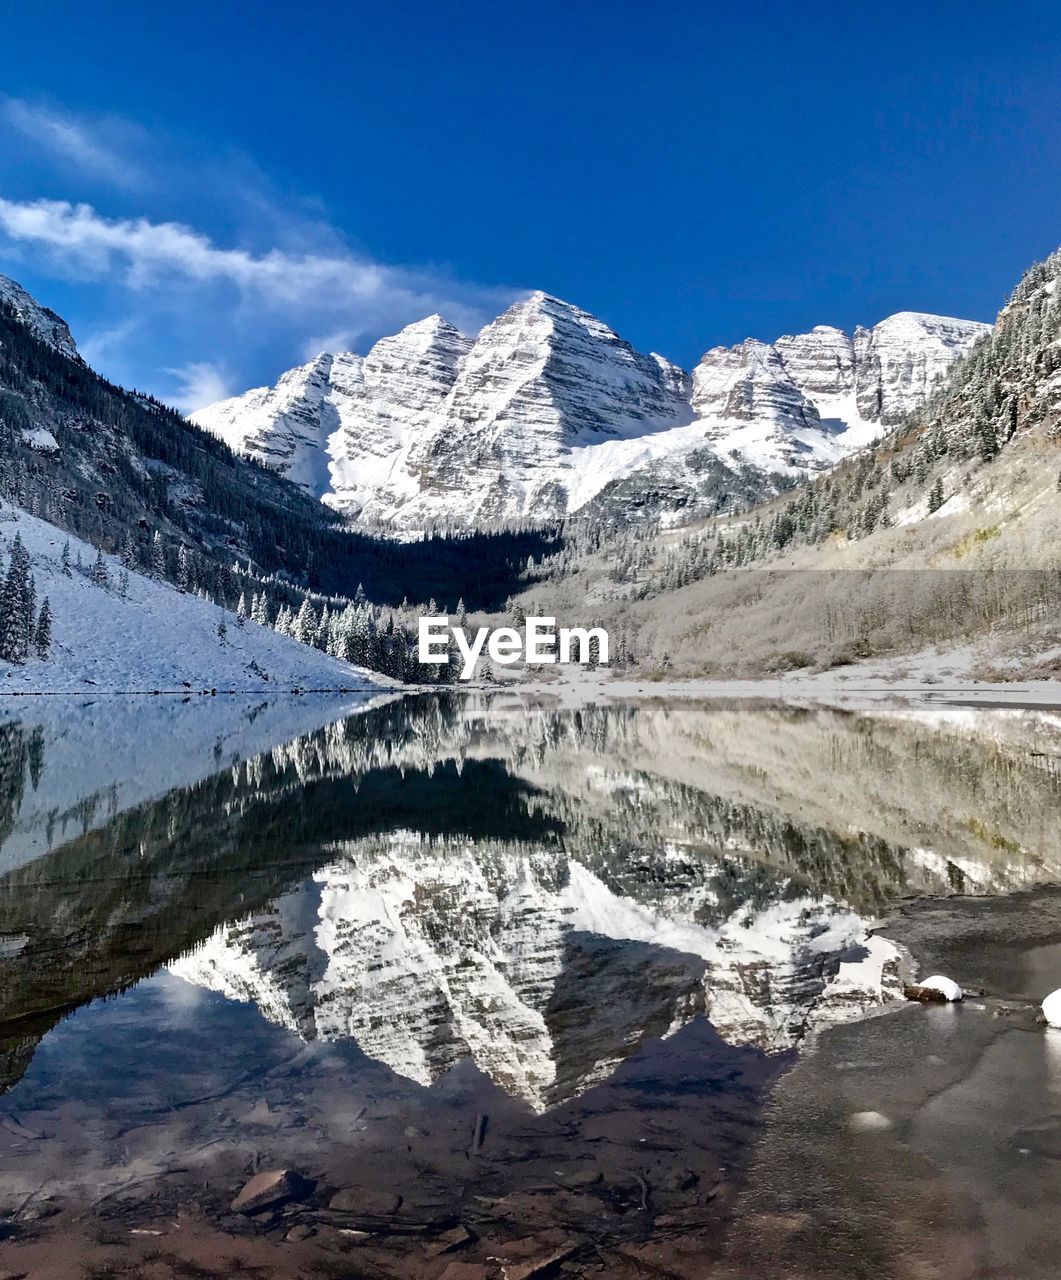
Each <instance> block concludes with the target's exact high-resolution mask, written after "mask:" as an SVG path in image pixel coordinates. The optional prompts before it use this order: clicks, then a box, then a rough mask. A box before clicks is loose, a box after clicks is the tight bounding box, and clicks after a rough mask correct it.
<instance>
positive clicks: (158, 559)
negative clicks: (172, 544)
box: [151, 529, 166, 578]
mask: <svg viewBox="0 0 1061 1280" xmlns="http://www.w3.org/2000/svg"><path fill="white" fill-rule="evenodd" d="M151 572H152V574H153V575H154V576H155V577H156V578H164V577H165V576H166V544H165V543H164V542H163V541H162V534H161V533H159V531H158V530H157V529H156V530H155V532H154V534H153V536H152V538H151Z"/></svg>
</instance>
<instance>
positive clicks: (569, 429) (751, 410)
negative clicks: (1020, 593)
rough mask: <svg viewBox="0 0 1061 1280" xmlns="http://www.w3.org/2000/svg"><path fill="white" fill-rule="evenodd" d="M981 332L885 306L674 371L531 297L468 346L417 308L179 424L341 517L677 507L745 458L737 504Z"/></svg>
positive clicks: (691, 505) (899, 412)
mask: <svg viewBox="0 0 1061 1280" xmlns="http://www.w3.org/2000/svg"><path fill="white" fill-rule="evenodd" d="M986 329H987V326H985V325H980V324H976V323H974V322H971V321H962V320H951V319H946V318H943V317H939V316H927V315H917V314H914V313H907V312H904V313H900V314H899V315H895V316H891V317H889V318H888V319H887V320H884V321H882V322H881V323H880V324H879V325H877V326H875V327H874V328H873V329H862V328H859V329H857V330H856V331H855V333H854V335H852V336H849V335H847V334H844V333H842V332H841V331H840V330H839V329H832V328H829V327H827V326H819V327H818V328H816V329H814V330H813V331H812V332H811V333H809V334H800V335H795V336H787V337H783V338H780V339H778V340H777V342H775V343H773V344H767V343H762V342H757V341H754V340H748V341H747V342H744V343H741V344H739V345H738V346H736V347H728V348H727V347H718V348H715V349H713V350H711V351H709V352H708V353H707V354H706V355H705V356H704V358H703V360H702V361H701V362H700V364H699V365H698V366H697V368H696V370H695V371H694V372H693V374H692V376H690V375H688V374H687V373H685V372H684V371H683V370H681V369H679V368H677V367H676V366H675V365H673V364H671V363H670V362H669V361H667V360H665V359H664V358H663V357H661V356H657V355H651V356H645V355H641V354H640V353H638V352H637V351H635V350H634V349H633V348H632V347H631V346H630V345H629V343H627V342H625V341H624V340H623V339H622V338H620V337H619V336H618V334H616V333H614V332H613V331H612V330H611V329H609V328H608V327H607V326H606V325H604V324H602V323H601V321H599V320H597V319H596V318H595V317H594V316H592V315H590V314H589V313H588V312H585V311H583V310H581V309H580V308H578V307H575V306H572V305H571V304H570V303H566V302H562V301H560V300H559V299H557V298H553V297H550V296H549V295H547V294H544V293H540V292H539V293H534V294H531V295H530V297H528V298H526V299H524V300H523V301H521V302H518V303H516V304H515V305H514V306H512V307H510V308H509V309H508V311H506V312H505V313H504V314H503V315H501V316H500V317H498V319H497V320H495V321H494V322H493V323H492V324H489V325H487V326H486V328H485V329H483V330H482V332H481V333H480V334H479V335H478V337H476V338H475V339H472V338H468V337H465V336H464V335H462V334H460V333H458V332H457V330H455V329H454V328H453V327H452V326H450V325H448V324H447V323H446V322H445V321H444V320H443V319H442V318H441V317H439V316H432V317H430V318H429V319H427V320H424V321H421V322H420V323H418V324H415V325H410V326H409V327H408V328H406V329H403V330H402V332H401V333H399V334H397V335H395V336H394V337H391V338H384V339H383V340H381V341H380V342H379V343H377V345H376V346H375V347H374V348H373V349H372V350H371V351H370V352H369V354H368V355H367V356H366V357H365V358H364V359H363V360H362V359H360V358H359V357H357V356H353V355H349V354H344V355H336V356H329V355H322V356H319V357H318V358H317V359H316V360H314V361H312V362H310V364H308V365H305V366H303V367H301V368H299V369H295V370H291V371H290V372H289V373H287V374H285V375H284V376H283V377H282V378H281V379H280V381H279V382H278V383H277V384H276V386H275V387H263V388H258V389H257V390H254V391H249V392H247V393H245V394H244V395H242V396H237V397H235V398H233V399H231V400H225V401H221V402H219V403H218V404H215V405H211V406H208V407H207V408H205V409H202V410H200V411H199V412H198V413H197V414H195V415H194V420H195V421H196V422H198V423H199V424H201V425H202V426H205V427H206V428H208V429H209V430H211V431H213V432H215V433H216V434H218V435H220V436H221V437H222V438H223V439H225V440H226V441H227V442H228V443H229V444H230V445H231V446H232V447H233V448H234V449H236V450H237V451H239V452H242V453H245V454H248V455H250V456H253V457H255V458H257V459H258V460H260V461H263V462H267V463H269V464H271V465H274V466H276V467H278V468H279V469H280V470H281V471H282V472H284V473H285V474H286V475H288V476H290V477H291V478H292V479H294V480H295V481H297V482H298V483H299V484H301V485H302V486H303V487H304V488H305V489H307V490H309V491H310V492H312V493H313V494H314V495H315V496H318V497H321V498H323V500H324V501H325V502H326V503H327V504H328V505H330V506H332V507H334V508H335V509H336V510H338V511H340V512H342V513H343V514H344V515H346V516H347V517H349V518H351V519H356V520H361V521H368V522H373V523H379V524H382V525H390V526H396V527H399V528H405V529H413V528H424V527H430V526H434V525H438V524H448V525H456V526H463V527H467V526H472V525H477V524H490V523H495V522H504V521H511V520H522V519H547V518H554V517H557V516H560V515H564V514H566V513H569V512H573V511H579V510H583V509H585V508H587V507H589V508H590V510H593V511H598V512H600V513H601V514H611V515H618V516H622V515H623V514H624V513H627V514H628V513H629V512H631V511H632V512H634V513H635V514H640V515H644V516H649V515H652V516H658V515H660V514H661V513H664V512H669V513H670V514H672V515H674V514H682V513H684V514H685V515H686V516H689V515H693V514H703V513H704V512H705V511H711V510H713V509H717V508H718V507H719V505H720V504H721V506H722V507H724V506H725V505H726V503H727V502H730V503H732V504H734V505H738V504H741V505H746V504H747V500H748V490H749V480H750V477H749V474H748V469H749V468H751V469H752V470H753V471H754V480H755V483H754V485H751V488H752V490H753V491H754V492H753V494H752V499H753V500H754V498H755V497H762V496H765V495H766V494H769V493H771V492H775V491H776V488H777V483H778V477H781V476H785V475H802V474H806V472H807V471H813V470H820V469H822V468H824V467H828V466H831V465H832V464H833V463H835V462H837V461H839V460H840V459H841V458H843V457H844V456H846V455H847V454H848V453H850V452H851V451H852V450H853V449H855V448H859V447H861V446H862V445H864V444H867V443H869V442H870V441H871V440H873V439H875V438H876V437H877V436H878V435H879V434H880V433H881V432H882V430H883V429H884V427H885V426H886V425H888V424H890V423H892V422H895V421H897V420H898V419H900V418H901V417H902V416H903V415H904V414H905V413H907V412H908V411H910V410H911V409H913V408H915V407H916V406H917V405H918V404H920V403H922V402H923V400H924V399H925V398H926V396H927V395H928V394H929V393H930V392H931V391H932V389H933V388H934V387H935V386H936V385H937V383H938V382H939V379H940V378H941V376H942V373H943V371H944V370H945V369H946V368H947V366H948V365H949V364H950V363H951V362H952V361H953V360H954V359H956V358H957V357H958V356H960V355H962V354H964V353H965V352H966V351H967V350H968V349H969V347H970V346H971V345H972V344H973V342H975V340H976V338H977V337H979V336H980V335H981V334H982V333H983V332H985V331H986ZM639 498H640V501H639Z"/></svg>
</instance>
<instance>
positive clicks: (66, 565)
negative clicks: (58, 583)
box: [59, 538, 71, 578]
mask: <svg viewBox="0 0 1061 1280" xmlns="http://www.w3.org/2000/svg"><path fill="white" fill-rule="evenodd" d="M59 563H60V565H61V566H62V570H63V576H64V577H66V578H69V577H70V576H71V569H70V539H69V538H67V540H66V541H65V542H64V543H63V554H62V558H61V560H60V562H59Z"/></svg>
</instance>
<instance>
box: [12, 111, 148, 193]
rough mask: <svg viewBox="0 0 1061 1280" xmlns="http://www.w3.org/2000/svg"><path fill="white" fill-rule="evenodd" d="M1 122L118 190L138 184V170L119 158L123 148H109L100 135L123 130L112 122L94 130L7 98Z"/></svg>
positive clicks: (70, 118) (58, 113) (125, 158)
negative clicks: (111, 184)
mask: <svg viewBox="0 0 1061 1280" xmlns="http://www.w3.org/2000/svg"><path fill="white" fill-rule="evenodd" d="M0 118H2V119H3V122H4V123H5V124H7V125H8V126H10V127H11V128H13V129H15V130H16V131H17V132H18V133H20V134H22V136H23V137H24V138H27V139H28V140H29V141H30V142H32V143H34V144H35V145H36V146H37V147H42V148H44V149H46V150H47V151H49V152H51V154H52V155H53V156H54V157H55V158H56V159H58V160H60V161H62V162H65V163H67V164H72V165H73V166H74V167H76V168H78V169H81V170H84V171H85V172H86V173H89V174H91V175H92V176H94V177H98V178H104V179H105V180H106V181H107V182H110V183H113V184H114V185H116V186H119V187H132V186H136V185H138V183H139V182H140V180H141V174H140V170H139V168H138V167H137V166H136V165H135V164H134V163H133V162H132V161H131V160H130V159H129V158H128V156H127V155H125V154H123V150H124V149H123V148H119V147H117V146H112V145H110V144H109V143H108V142H105V141H103V140H102V138H101V136H100V135H101V133H104V132H107V131H110V132H113V131H115V130H119V131H122V132H125V131H126V129H127V127H126V126H124V125H119V124H117V123H116V122H113V121H112V122H110V124H109V126H104V125H103V124H102V123H100V124H97V125H96V127H95V128H94V129H90V128H88V127H87V126H86V125H84V124H83V123H81V122H80V121H79V120H77V119H76V118H75V117H74V116H72V115H69V114H67V113H65V112H62V111H57V110H54V109H53V108H51V107H46V106H43V105H41V104H39V103H32V102H26V101H25V100H23V99H21V98H8V99H6V100H5V101H4V102H3V103H2V105H0Z"/></svg>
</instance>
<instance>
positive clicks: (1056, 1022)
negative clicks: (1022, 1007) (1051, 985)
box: [1043, 987, 1061, 1027]
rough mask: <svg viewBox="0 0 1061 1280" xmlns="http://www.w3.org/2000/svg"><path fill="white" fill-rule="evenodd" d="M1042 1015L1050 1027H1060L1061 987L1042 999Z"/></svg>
mask: <svg viewBox="0 0 1061 1280" xmlns="http://www.w3.org/2000/svg"><path fill="white" fill-rule="evenodd" d="M1043 1017H1044V1018H1045V1019H1046V1021H1047V1022H1048V1023H1049V1024H1050V1026H1052V1027H1061V987H1058V989H1057V990H1056V991H1051V992H1050V994H1049V995H1048V996H1047V997H1046V999H1045V1000H1044V1001H1043Z"/></svg>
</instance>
